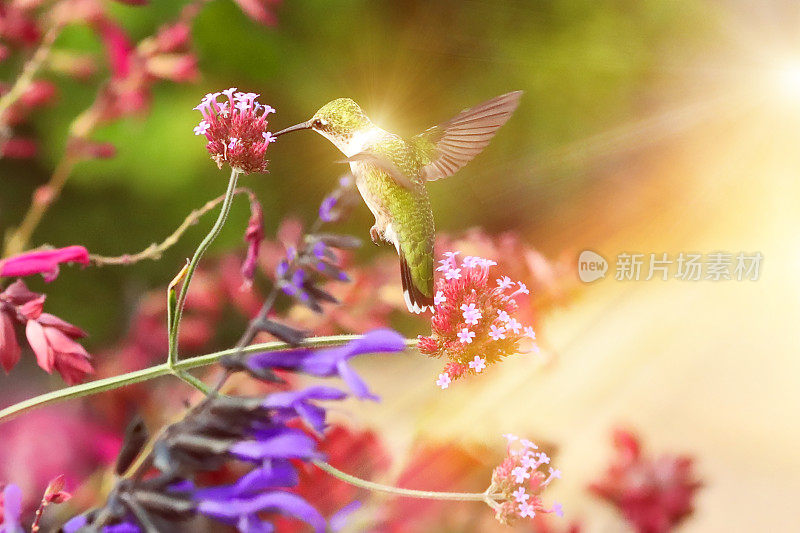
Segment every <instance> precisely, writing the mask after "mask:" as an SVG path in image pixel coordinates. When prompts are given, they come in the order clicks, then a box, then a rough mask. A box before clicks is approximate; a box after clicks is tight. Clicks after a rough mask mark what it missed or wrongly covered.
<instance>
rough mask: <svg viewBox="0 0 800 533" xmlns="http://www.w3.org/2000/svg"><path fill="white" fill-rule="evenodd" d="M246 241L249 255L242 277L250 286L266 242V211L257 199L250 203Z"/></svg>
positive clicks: (243, 267) (245, 234)
mask: <svg viewBox="0 0 800 533" xmlns="http://www.w3.org/2000/svg"><path fill="white" fill-rule="evenodd" d="M244 240H245V242H246V243H247V255H246V256H245V259H244V263H242V276H243V277H244V279H245V284H246V285H249V284H250V283H252V282H253V278H254V277H255V273H256V267H257V263H258V253H259V251H260V250H261V242H262V241H263V240H264V211H263V209H262V208H261V204H260V203H258V201H257V200H255V199H253V200H251V201H250V220H249V221H248V223H247V229H246V230H245V233H244Z"/></svg>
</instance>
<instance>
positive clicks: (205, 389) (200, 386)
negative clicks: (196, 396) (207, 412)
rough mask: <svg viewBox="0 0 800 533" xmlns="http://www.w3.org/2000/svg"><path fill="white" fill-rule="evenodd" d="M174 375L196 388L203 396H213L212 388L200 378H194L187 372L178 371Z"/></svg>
mask: <svg viewBox="0 0 800 533" xmlns="http://www.w3.org/2000/svg"><path fill="white" fill-rule="evenodd" d="M174 374H175V375H176V376H178V377H179V378H181V379H182V380H183V381H185V382H186V383H188V384H189V385H191V386H192V387H194V388H195V389H197V390H199V391H200V392H202V393H203V394H205V395H206V396H208V395H209V394H211V387H209V386H208V385H206V384H205V383H203V380H201V379H198V378H196V377H194V376H193V375H191V374H190V373H189V372H187V371H186V370H178V371H176V372H174Z"/></svg>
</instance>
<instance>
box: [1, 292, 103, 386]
mask: <svg viewBox="0 0 800 533" xmlns="http://www.w3.org/2000/svg"><path fill="white" fill-rule="evenodd" d="M44 300H45V295H44V294H37V293H35V292H32V291H30V290H28V287H27V286H26V285H25V283H24V282H23V281H22V280H17V281H15V282H14V283H12V284H11V285H9V286H8V288H6V290H4V291H3V292H1V293H0V366H2V367H3V370H4V371H5V372H6V373H9V372H10V371H11V369H12V368H14V367H15V366H16V364H17V363H18V362H19V358H20V352H21V350H20V346H19V343H18V342H17V337H16V333H15V331H14V330H15V327H14V326H15V324H24V325H25V336H26V337H27V339H28V343H29V344H30V346H31V349H32V350H33V353H34V354H35V355H36V361H37V363H38V364H39V366H40V367H41V368H42V370H44V371H45V372H47V373H49V374H52V372H53V370H56V371H57V372H58V373H59V374H61V377H63V378H64V381H66V382H67V383H69V384H70V385H74V384H75V383H80V382H81V381H82V380H83V378H84V377H85V376H86V375H87V374H91V373H93V372H94V369H93V368H92V364H91V363H90V362H89V359H90V358H91V357H90V355H89V353H88V352H87V351H86V349H85V348H84V347H83V346H81V345H80V344H78V343H77V342H75V339H79V338H82V337H85V336H86V333H85V332H84V331H83V330H82V329H80V328H78V327H75V326H73V325H72V324H69V323H68V322H65V321H63V320H61V319H60V318H58V317H57V316H54V315H51V314H50V313H44V312H42V310H43V307H44Z"/></svg>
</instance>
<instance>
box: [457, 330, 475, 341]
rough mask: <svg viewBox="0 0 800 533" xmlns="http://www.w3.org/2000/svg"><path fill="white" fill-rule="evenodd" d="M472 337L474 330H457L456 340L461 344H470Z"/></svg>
mask: <svg viewBox="0 0 800 533" xmlns="http://www.w3.org/2000/svg"><path fill="white" fill-rule="evenodd" d="M474 337H475V332H474V331H470V330H469V328H461V331H459V332H458V340H459V341H460V342H461V343H463V344H471V343H472V339H473V338H474Z"/></svg>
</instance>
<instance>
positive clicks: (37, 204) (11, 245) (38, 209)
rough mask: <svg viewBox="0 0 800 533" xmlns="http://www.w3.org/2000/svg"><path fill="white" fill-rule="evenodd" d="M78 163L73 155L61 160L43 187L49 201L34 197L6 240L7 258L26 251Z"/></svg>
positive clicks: (5, 251)
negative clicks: (20, 220)
mask: <svg viewBox="0 0 800 533" xmlns="http://www.w3.org/2000/svg"><path fill="white" fill-rule="evenodd" d="M76 163H77V160H76V159H75V158H74V157H73V156H71V155H68V154H65V155H64V156H63V157H62V158H61V160H60V161H59V162H58V164H57V165H56V168H55V169H54V170H53V174H52V175H51V176H50V181H48V182H47V184H46V185H44V186H43V187H45V188H46V189H47V195H46V196H47V200H46V201H40V200H37V199H36V198H35V197H34V199H33V201H32V202H31V205H30V207H28V211H27V212H26V213H25V216H24V217H23V219H22V222H20V224H19V226H18V227H17V228H16V229H15V230H13V231H12V232H11V233H10V234H9V235H8V237H7V239H6V245H5V250H4V253H3V255H4V256H5V257H10V256H12V255H17V254H19V253H21V252H22V251H24V250H25V247H26V246H27V245H28V242H29V241H30V240H31V236H32V235H33V232H34V230H36V227H37V226H38V225H39V222H40V221H41V220H42V217H43V216H44V214H45V213H46V212H47V209H48V207H50V205H51V204H52V203H53V202H54V201H55V199H56V198H58V195H59V194H60V193H61V189H63V188H64V184H65V183H66V182H67V179H68V178H69V176H70V174H72V169H73V168H75V164H76Z"/></svg>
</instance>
